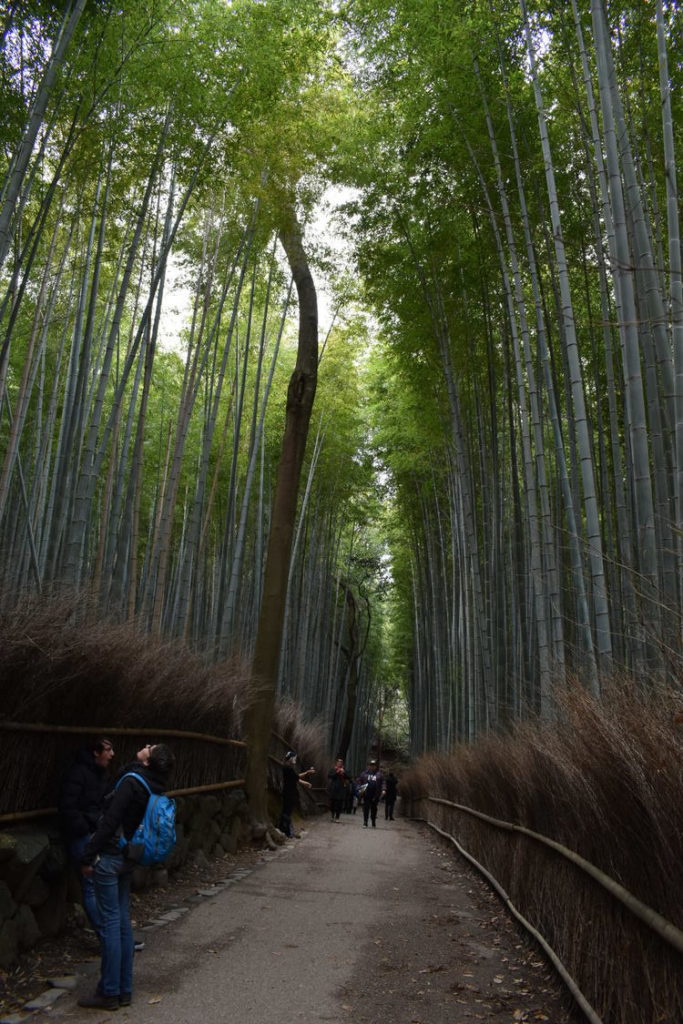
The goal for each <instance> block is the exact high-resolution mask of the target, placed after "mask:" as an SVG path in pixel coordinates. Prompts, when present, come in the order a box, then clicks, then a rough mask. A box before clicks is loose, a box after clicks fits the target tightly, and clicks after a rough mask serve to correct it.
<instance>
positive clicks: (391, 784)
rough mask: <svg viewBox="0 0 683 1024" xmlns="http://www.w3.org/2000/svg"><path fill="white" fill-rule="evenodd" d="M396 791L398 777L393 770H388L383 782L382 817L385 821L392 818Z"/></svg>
mask: <svg viewBox="0 0 683 1024" xmlns="http://www.w3.org/2000/svg"><path fill="white" fill-rule="evenodd" d="M397 793H398V779H397V778H396V776H395V775H394V773H393V772H389V774H388V775H387V777H386V780H385V782H384V817H385V818H386V819H387V821H393V820H394V804H395V803H396V794H397Z"/></svg>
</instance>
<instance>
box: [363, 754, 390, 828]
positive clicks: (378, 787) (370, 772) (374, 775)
mask: <svg viewBox="0 0 683 1024" xmlns="http://www.w3.org/2000/svg"><path fill="white" fill-rule="evenodd" d="M358 785H359V786H360V791H361V793H362V798H361V799H362V801H363V826H364V827H365V828H367V827H368V819H370V820H371V821H372V827H373V828H375V827H376V826H377V805H378V804H379V801H380V797H381V796H382V793H383V792H384V777H383V775H382V773H381V771H380V770H379V768H378V767H377V762H376V761H368V766H367V768H366V769H365V771H364V772H361V774H360V776H359V778H358Z"/></svg>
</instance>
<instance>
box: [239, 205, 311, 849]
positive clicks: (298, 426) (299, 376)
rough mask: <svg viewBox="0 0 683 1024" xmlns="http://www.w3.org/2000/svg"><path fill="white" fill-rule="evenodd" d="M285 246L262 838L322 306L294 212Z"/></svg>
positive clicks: (262, 668) (259, 751)
mask: <svg viewBox="0 0 683 1024" xmlns="http://www.w3.org/2000/svg"><path fill="white" fill-rule="evenodd" d="M280 241H281V242H282V247H283V248H284V250H285V253H286V255H287V259H288V261H289V265H290V268H291V271H292V277H293V278H294V283H295V285H296V290H297V294H298V297H299V348H298V352H297V360H296V366H295V367H294V372H293V373H292V376H291V379H290V382H289V388H288V391H287V414H286V420H285V432H284V437H283V440H282V449H281V452H280V462H279V465H278V471H277V481H276V484H275V497H274V502H273V513H272V520H271V527H270V536H269V538H268V551H267V554H266V567H265V573H264V582H263V599H262V602H261V611H260V615H259V622H258V630H257V634H256V646H255V648H254V660H253V664H252V679H253V683H254V695H253V699H252V703H251V705H250V707H249V710H248V711H247V715H246V723H245V724H246V733H247V740H248V743H249V748H248V750H249V754H248V760H247V771H246V787H247V793H248V796H249V807H250V812H251V820H252V827H253V829H254V832H255V834H258V833H259V832H261V833H263V831H264V830H265V829H266V828H267V827H268V825H269V822H268V809H267V788H266V787H267V774H268V744H269V740H270V732H271V728H272V724H273V711H274V707H275V695H276V692H277V678H278V667H279V662H280V649H281V646H282V627H283V623H284V617H285V604H286V600H287V580H288V575H289V564H290V555H291V549H292V539H293V536H294V523H295V519H296V507H297V498H298V494H299V479H300V477H301V468H302V466H303V461H304V455H305V452H306V440H307V438H308V428H309V424H310V420H311V413H312V410H313V399H314V398H315V389H316V385H317V378H318V300H317V295H316V290H315V284H314V281H313V277H312V275H311V271H310V269H309V266H308V260H307V259H306V254H305V252H304V247H303V240H302V231H301V227H300V226H299V223H298V221H297V218H296V214H295V212H294V209H293V207H292V208H290V210H289V211H288V213H287V219H286V222H285V224H284V225H283V227H282V228H281V230H280Z"/></svg>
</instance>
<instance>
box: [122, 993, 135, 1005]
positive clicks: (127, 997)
mask: <svg viewBox="0 0 683 1024" xmlns="http://www.w3.org/2000/svg"><path fill="white" fill-rule="evenodd" d="M132 1002H133V997H132V995H131V994H130V992H122V993H121V995H120V996H119V1006H130V1004H131V1003H132Z"/></svg>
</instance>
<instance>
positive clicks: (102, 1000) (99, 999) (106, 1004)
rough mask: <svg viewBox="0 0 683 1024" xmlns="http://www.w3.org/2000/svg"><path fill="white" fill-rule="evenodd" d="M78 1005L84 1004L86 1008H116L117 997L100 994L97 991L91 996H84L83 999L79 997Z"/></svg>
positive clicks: (117, 1006)
mask: <svg viewBox="0 0 683 1024" xmlns="http://www.w3.org/2000/svg"><path fill="white" fill-rule="evenodd" d="M78 1005H79V1006H84V1007H85V1008H86V1010H118V1008H119V997H118V996H102V995H100V993H99V992H95V994H94V995H92V996H86V997H85V998H84V999H79V1000H78Z"/></svg>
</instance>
